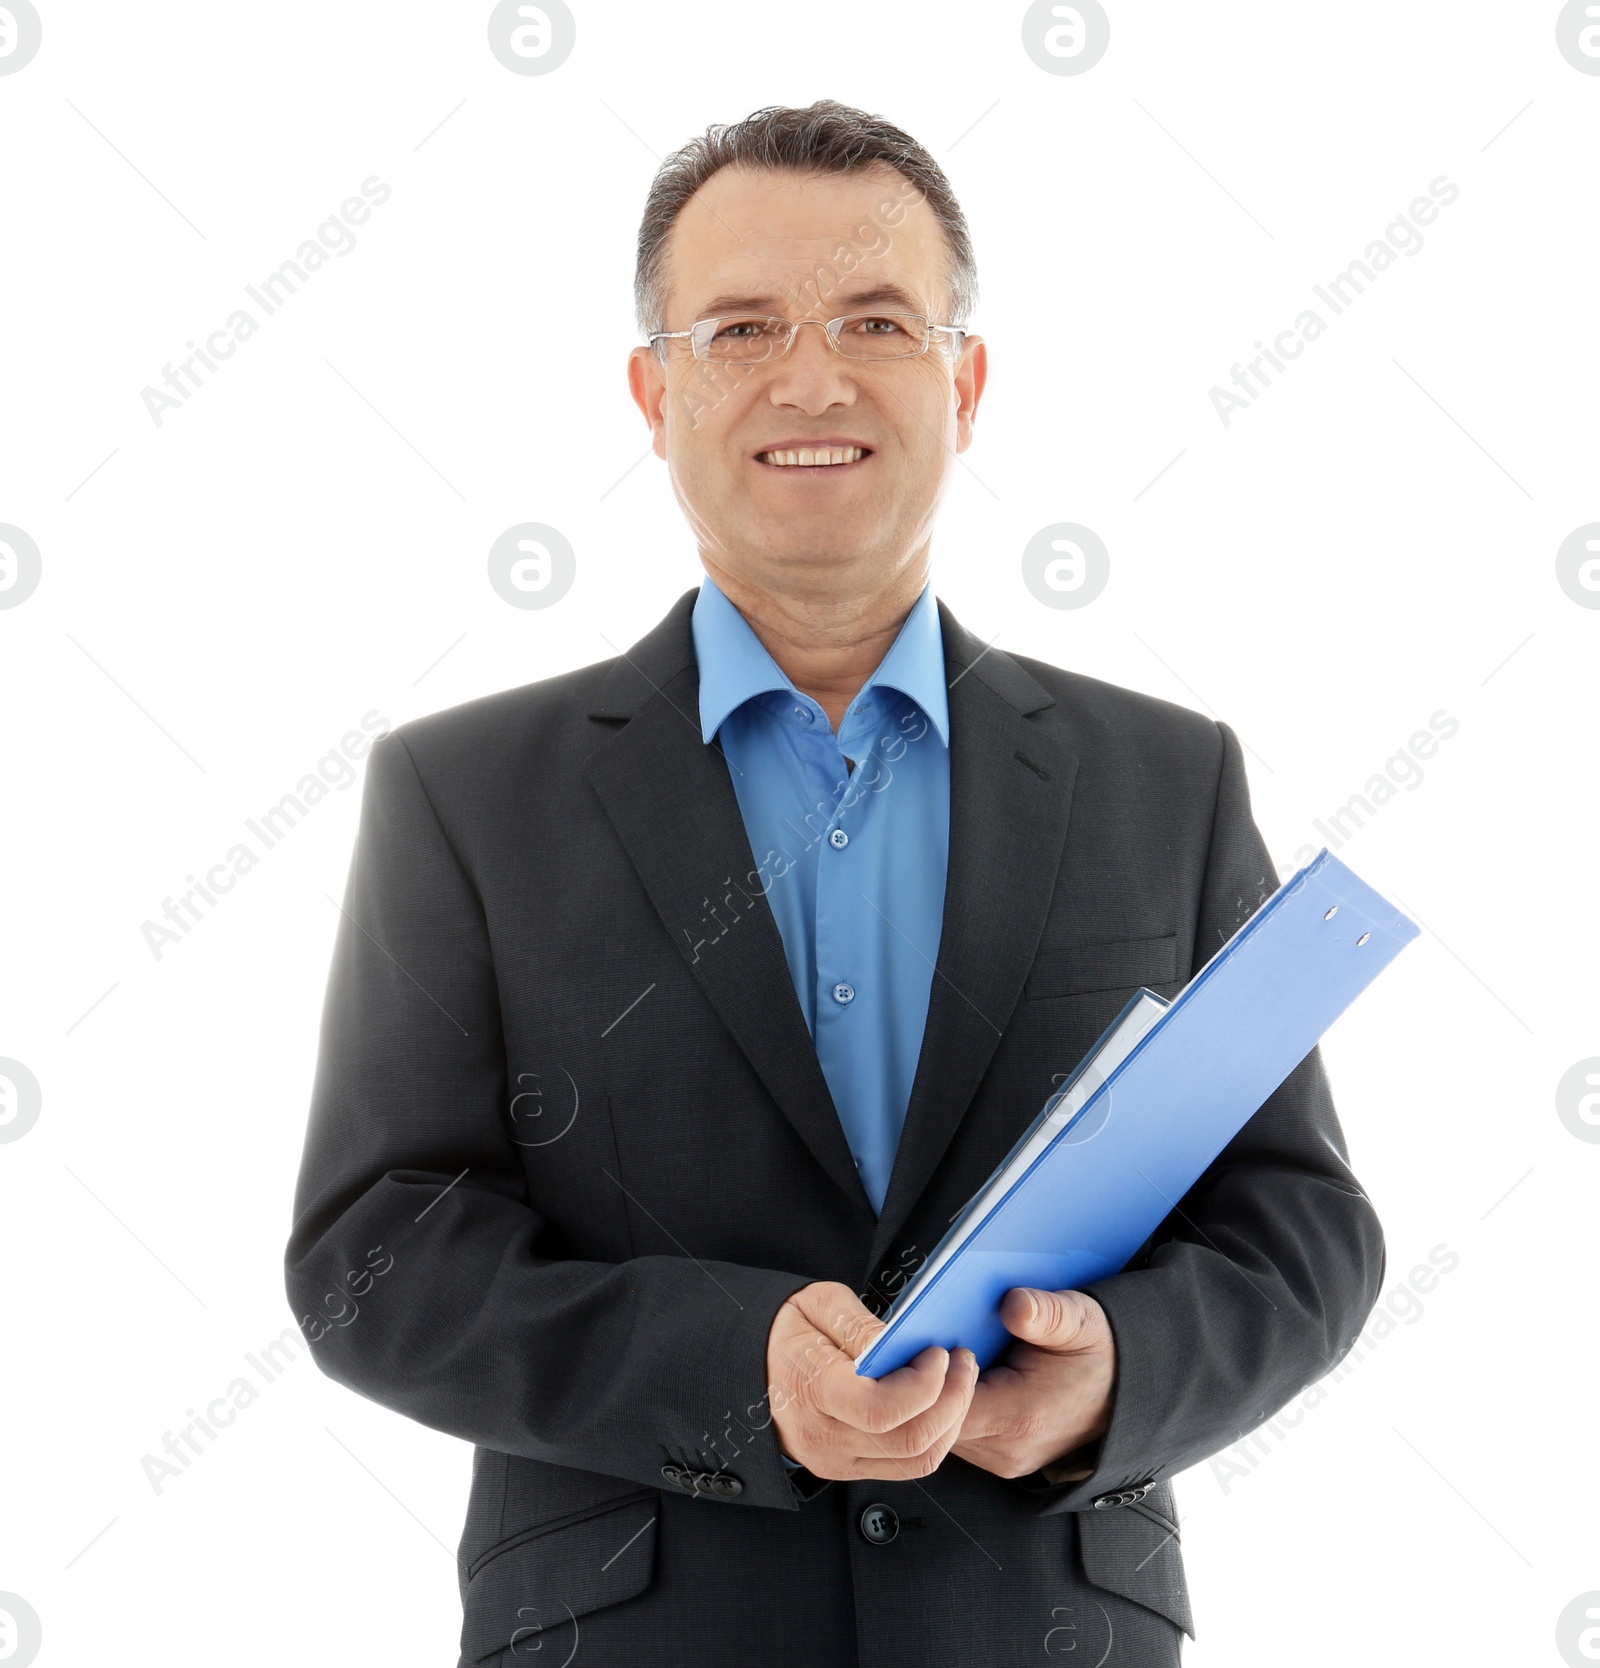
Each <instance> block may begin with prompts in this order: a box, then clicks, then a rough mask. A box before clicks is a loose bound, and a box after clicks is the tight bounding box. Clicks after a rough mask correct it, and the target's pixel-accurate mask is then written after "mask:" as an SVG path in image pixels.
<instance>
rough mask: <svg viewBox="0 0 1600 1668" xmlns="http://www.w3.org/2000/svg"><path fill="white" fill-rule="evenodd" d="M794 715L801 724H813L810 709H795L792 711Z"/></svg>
mask: <svg viewBox="0 0 1600 1668" xmlns="http://www.w3.org/2000/svg"><path fill="white" fill-rule="evenodd" d="M794 715H795V717H796V718H798V719H799V720H800V722H801V723H802V724H810V723H811V722H813V717H814V715H813V713H812V711H811V708H810V707H796V708H795V709H794Z"/></svg>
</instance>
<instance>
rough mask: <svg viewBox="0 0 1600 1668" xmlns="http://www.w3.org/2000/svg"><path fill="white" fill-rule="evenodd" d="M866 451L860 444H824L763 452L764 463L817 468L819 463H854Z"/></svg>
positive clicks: (781, 466) (788, 466) (762, 459)
mask: <svg viewBox="0 0 1600 1668" xmlns="http://www.w3.org/2000/svg"><path fill="white" fill-rule="evenodd" d="M866 455H867V454H866V451H865V449H864V448H863V447H860V446H831V447H830V446H823V447H818V448H816V449H812V448H810V447H802V448H801V449H800V450H799V451H797V452H762V453H761V454H760V458H761V461H762V462H763V463H775V464H777V465H778V466H779V467H780V468H792V467H794V466H796V465H798V466H800V467H801V468H813V469H814V468H816V467H817V466H818V465H819V464H835V463H854V462H855V461H856V459H857V458H864V457H865V456H866Z"/></svg>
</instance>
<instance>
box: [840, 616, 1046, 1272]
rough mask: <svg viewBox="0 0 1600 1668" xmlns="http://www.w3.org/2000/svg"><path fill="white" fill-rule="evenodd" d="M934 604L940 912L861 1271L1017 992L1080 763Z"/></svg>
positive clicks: (1005, 667)
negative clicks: (901, 1117) (938, 646)
mask: <svg viewBox="0 0 1600 1668" xmlns="http://www.w3.org/2000/svg"><path fill="white" fill-rule="evenodd" d="M939 614H940V620H941V622H942V625H943V628H944V649H945V676H946V679H947V680H948V682H949V685H950V859H949V866H948V869H947V873H946V881H945V905H944V917H943V926H942V929H941V936H940V940H939V957H938V962H937V966H936V969H935V972H934V979H933V989H932V993H931V995H930V998H929V1004H928V1020H927V1025H926V1027H925V1029H924V1032H923V1039H922V1052H921V1054H920V1055H919V1057H918V1061H917V1071H916V1077H915V1079H914V1081H913V1084H912V1089H911V1100H910V1103H909V1105H908V1107H907V1109H906V1120H905V1126H904V1128H903V1130H902V1132H901V1136H900V1145H899V1148H898V1150H897V1152H896V1154H895V1162H894V1169H893V1171H892V1173H891V1175H890V1178H889V1189H888V1192H887V1194H886V1195H885V1198H884V1202H883V1211H882V1213H881V1215H880V1217H879V1221H878V1227H877V1231H876V1234H875V1235H874V1239H873V1246H872V1255H871V1256H870V1257H869V1259H868V1261H867V1278H868V1279H870V1278H871V1274H872V1270H873V1269H875V1268H876V1267H877V1266H878V1263H879V1261H880V1259H881V1258H883V1256H884V1255H885V1254H886V1252H887V1251H888V1249H889V1245H890V1243H891V1241H892V1240H893V1238H894V1236H895V1235H896V1234H897V1233H898V1232H899V1231H900V1227H901V1225H902V1224H903V1223H904V1221H905V1219H906V1217H907V1215H908V1214H909V1212H910V1211H911V1209H912V1207H913V1206H914V1205H915V1204H916V1201H917V1199H918V1198H919V1197H920V1196H921V1194H922V1192H923V1189H924V1188H926V1186H927V1185H928V1182H929V1180H930V1179H931V1178H932V1176H933V1173H934V1170H935V1169H936V1168H937V1166H938V1163H939V1160H940V1158H941V1157H942V1156H943V1155H944V1151H945V1148H946V1147H947V1146H948V1145H949V1143H950V1138H951V1136H952V1135H953V1134H954V1133H955V1130H956V1126H957V1125H958V1124H959V1123H960V1121H961V1118H962V1115H963V1114H964V1113H965V1111H966V1109H967V1107H968V1105H969V1104H970V1102H971V1100H972V1097H973V1095H974V1094H975V1093H976V1091H977V1088H978V1085H979V1083H980V1081H981V1080H982V1078H983V1074H984V1072H985V1071H986V1070H987V1069H988V1065H989V1062H990V1060H991V1059H992V1058H993V1056H994V1052H995V1049H996V1047H997V1046H998V1045H999V1042H1000V1035H1001V1031H1002V1029H1003V1028H1004V1026H1005V1024H1006V1021H1007V1020H1008V1019H1009V1018H1010V1015H1011V1011H1012V1009H1013V1008H1014V1007H1015V1006H1016V1002H1017V998H1018V997H1019V995H1020V994H1021V991H1022V986H1023V982H1024V980H1025V979H1026V978H1027V974H1028V969H1029V967H1030V966H1031V965H1032V962H1033V958H1034V954H1035V951H1036V949H1037V947H1038V943H1039V937H1040V934H1041V932H1042V931H1043V928H1044V921H1045V916H1046V914H1047V912H1048V910H1049V907H1050V898H1051V894H1052V892H1053V890H1054V888H1055V881H1056V874H1057V872H1058V870H1059V868H1060V864H1061V854H1062V849H1063V845H1064V842H1065V839H1066V832H1067V819H1068V816H1069V814H1070V810H1071V805H1072V788H1073V782H1074V779H1075V777H1076V775H1077V768H1078V760H1077V757H1076V755H1075V754H1073V753H1071V752H1070V751H1068V750H1067V748H1066V747H1065V745H1064V744H1063V743H1061V742H1059V741H1057V740H1054V739H1053V738H1052V737H1051V735H1050V733H1049V732H1048V731H1046V730H1045V729H1044V728H1043V727H1042V726H1039V725H1036V724H1029V723H1028V722H1027V721H1026V715H1027V714H1028V713H1030V712H1035V711H1038V710H1039V709H1041V708H1043V707H1047V706H1050V705H1052V704H1053V702H1052V697H1051V696H1050V695H1049V694H1048V693H1047V692H1046V691H1045V690H1044V688H1043V687H1042V686H1041V685H1040V684H1039V683H1038V682H1036V681H1035V680H1034V679H1033V678H1031V677H1030V676H1029V675H1028V674H1027V672H1025V671H1024V670H1023V668H1022V667H1020V666H1019V665H1017V663H1016V662H1015V661H1013V660H1012V659H1010V657H1009V656H1006V655H1003V654H999V653H997V652H996V651H994V650H992V649H991V650H985V649H984V646H983V645H982V644H981V643H980V642H979V641H978V640H977V639H976V638H974V637H973V636H972V634H971V633H970V632H968V631H967V630H966V629H965V628H964V627H963V626H961V625H960V624H958V623H957V621H956V620H955V619H954V617H953V616H952V615H951V614H950V612H949V610H948V609H947V608H946V607H945V606H944V604H943V603H940V605H939ZM1022 1110H1024V1111H1027V1112H1029V1113H1030V1114H1031V1112H1032V1111H1033V1110H1036V1109H1035V1108H1024V1109H1022ZM920 1249H921V1250H922V1251H923V1252H924V1253H927V1252H929V1251H931V1250H932V1249H933V1247H932V1246H931V1245H926V1246H922V1247H920Z"/></svg>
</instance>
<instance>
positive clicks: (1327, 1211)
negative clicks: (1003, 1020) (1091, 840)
mask: <svg viewBox="0 0 1600 1668" xmlns="http://www.w3.org/2000/svg"><path fill="white" fill-rule="evenodd" d="M1218 728H1219V729H1220V731H1221V733H1222V764H1221V769H1220V772H1219V776H1218V782H1217V793H1216V804H1215V810H1214V813H1213V819H1212V828H1211V844H1210V849H1209V852H1208V855H1207V859H1206V870H1205V877H1204V883H1203V886H1202V890H1201V899H1200V910H1199V918H1198V922H1197V925H1196V936H1195V944H1194V960H1193V964H1192V965H1193V968H1194V970H1195V971H1198V970H1199V969H1200V968H1201V967H1202V966H1203V965H1204V964H1205V962H1206V961H1208V960H1209V959H1210V957H1211V956H1212V955H1213V954H1214V953H1215V952H1216V950H1218V949H1219V948H1220V947H1221V946H1222V944H1223V943H1224V942H1225V941H1226V940H1227V939H1229V938H1231V937H1232V936H1233V934H1234V933H1235V932H1236V931H1238V929H1239V928H1240V927H1241V926H1243V925H1244V923H1245V921H1246V920H1247V919H1248V918H1249V917H1250V915H1251V914H1253V913H1254V911H1255V910H1256V909H1257V908H1258V907H1259V906H1260V905H1261V904H1262V903H1264V902H1265V901H1266V899H1267V898H1268V897H1270V896H1271V895H1272V893H1273V892H1274V891H1275V890H1276V889H1277V879H1276V876H1275V874H1274V871H1273V868H1272V862H1271V859H1270V857H1269V856H1268V854H1267V847H1266V843H1265V841H1263V839H1262V838H1261V835H1260V833H1259V832H1258V830H1257V829H1256V826H1255V823H1254V821H1253V820H1252V818H1251V815H1250V798H1249V789H1248V786H1247V784H1246V780H1245V772H1244V760H1243V757H1242V755H1241V752H1240V748H1239V742H1238V738H1237V737H1236V736H1235V735H1234V733H1233V731H1232V730H1231V729H1229V728H1228V726H1227V725H1225V724H1219V725H1218ZM1384 1267H1385V1249H1384V1242H1383V1230H1382V1228H1381V1226H1380V1225H1379V1222H1378V1217H1377V1213H1376V1212H1375V1211H1374V1209H1373V1207H1372V1203H1371V1201H1370V1200H1369V1199H1368V1198H1367V1196H1366V1194H1365V1193H1364V1192H1363V1191H1362V1189H1361V1186H1360V1184H1359V1183H1358V1182H1357V1180H1356V1178H1355V1176H1354V1174H1353V1173H1352V1171H1351V1169H1350V1164H1349V1155H1348V1153H1347V1151H1346V1148H1345V1141H1344V1135H1343V1132H1342V1131H1341V1130H1340V1127H1339V1120H1338V1117H1337V1115H1336V1114H1335V1112H1334V1107H1333V1099H1332V1096H1331V1094H1330V1093H1329V1089H1328V1079H1327V1075H1326V1073H1325V1072H1324V1070H1323V1066H1322V1060H1321V1056H1320V1052H1319V1051H1317V1050H1313V1051H1312V1053H1311V1054H1309V1055H1308V1056H1307V1057H1306V1058H1305V1059H1304V1060H1303V1061H1302V1062H1301V1063H1300V1064H1299V1065H1298V1066H1297V1067H1296V1068H1295V1069H1294V1071H1293V1072H1291V1073H1290V1074H1289V1076H1288V1078H1287V1079H1286V1080H1285V1081H1284V1082H1283V1084H1282V1085H1281V1086H1280V1087H1279V1088H1278V1089H1277V1090H1275V1091H1274V1093H1273V1094H1272V1095H1271V1097H1270V1098H1269V1099H1268V1100H1267V1101H1266V1103H1265V1104H1264V1105H1263V1106H1262V1107H1261V1109H1260V1111H1258V1112H1257V1113H1256V1114H1255V1115H1254V1116H1253V1117H1252V1118H1251V1119H1250V1121H1249V1122H1248V1123H1247V1124H1246V1125H1245V1126H1244V1128H1243V1129H1242V1130H1241V1131H1240V1132H1239V1134H1238V1135H1237V1136H1235V1137H1234V1139H1233V1140H1232V1141H1231V1142H1229V1144H1228V1145H1227V1146H1226V1147H1225V1148H1223V1150H1222V1152H1221V1153H1219V1154H1218V1155H1217V1158H1216V1159H1215V1160H1214V1161H1213V1163H1212V1164H1211V1166H1210V1167H1209V1168H1208V1169H1207V1170H1206V1171H1205V1173H1204V1174H1203V1175H1202V1176H1201V1177H1200V1178H1199V1180H1198V1181H1196V1183H1195V1184H1194V1186H1193V1187H1192V1188H1191V1189H1190V1190H1189V1192H1188V1193H1186V1194H1185V1195H1184V1197H1183V1198H1182V1200H1180V1201H1179V1204H1178V1206H1177V1208H1176V1209H1175V1210H1173V1211H1172V1212H1171V1213H1170V1214H1169V1215H1168V1217H1167V1219H1166V1221H1165V1222H1163V1223H1162V1224H1161V1226H1160V1227H1159V1228H1158V1229H1157V1230H1156V1232H1155V1233H1154V1234H1153V1235H1152V1236H1151V1238H1150V1240H1149V1241H1148V1242H1147V1244H1146V1245H1145V1246H1144V1247H1142V1248H1141V1251H1140V1253H1139V1255H1138V1256H1136V1257H1135V1259H1134V1261H1133V1263H1132V1264H1131V1265H1130V1267H1129V1268H1127V1269H1125V1270H1124V1271H1123V1272H1122V1273H1120V1274H1116V1275H1112V1276H1110V1277H1108V1278H1106V1279H1104V1280H1097V1281H1093V1282H1091V1283H1089V1284H1088V1285H1086V1286H1085V1287H1084V1288H1083V1289H1084V1290H1085V1291H1087V1292H1088V1293H1089V1295H1090V1296H1092V1297H1093V1298H1095V1299H1096V1301H1097V1302H1099V1304H1100V1305H1101V1307H1102V1308H1103V1309H1104V1310H1105V1312H1106V1316H1107V1318H1108V1320H1109V1321H1110V1324H1111V1331H1112V1336H1113V1339H1114V1341H1115V1344H1116V1351H1117V1376H1116V1384H1115V1388H1114V1391H1113V1403H1112V1413H1111V1423H1110V1425H1109V1427H1108V1428H1107V1430H1106V1432H1105V1434H1104V1436H1102V1437H1101V1438H1100V1440H1099V1442H1098V1444H1094V1445H1091V1446H1090V1447H1089V1448H1087V1449H1084V1450H1079V1451H1078V1455H1077V1459H1078V1462H1079V1463H1078V1465H1077V1466H1076V1467H1075V1468H1076V1469H1081V1468H1082V1465H1084V1464H1092V1465H1093V1467H1094V1470H1093V1472H1092V1474H1091V1475H1090V1476H1089V1477H1087V1478H1086V1479H1084V1480H1082V1481H1080V1482H1076V1483H1071V1484H1066V1485H1061V1484H1052V1483H1050V1482H1048V1481H1047V1480H1046V1479H1045V1477H1044V1476H1043V1475H1042V1474H1041V1473H1038V1472H1035V1473H1034V1474H1033V1475H1032V1476H1031V1477H1029V1478H1025V1479H1019V1486H1020V1487H1021V1488H1022V1490H1023V1491H1024V1492H1025V1493H1026V1494H1030V1495H1033V1496H1035V1497H1036V1498H1037V1499H1038V1501H1039V1509H1040V1511H1041V1512H1042V1513H1043V1512H1061V1511H1080V1510H1082V1509H1084V1508H1085V1507H1088V1506H1092V1505H1093V1503H1094V1500H1095V1499H1096V1497H1097V1496H1100V1495H1103V1494H1106V1493H1110V1492H1114V1491H1116V1490H1118V1489H1123V1488H1131V1487H1137V1486H1138V1485H1139V1484H1141V1483H1144V1482H1147V1481H1150V1480H1154V1479H1159V1478H1161V1477H1165V1476H1170V1475H1171V1474H1172V1473H1174V1472H1178V1471H1182V1470H1185V1469H1186V1468H1187V1467H1189V1466H1191V1465H1195V1464H1198V1463H1199V1462H1200V1461H1201V1460H1203V1459H1205V1458H1207V1457H1208V1456H1209V1455H1211V1454H1214V1453H1216V1452H1217V1451H1218V1450H1219V1449H1222V1448H1224V1447H1226V1446H1228V1444H1230V1443H1231V1442H1234V1441H1236V1440H1237V1439H1238V1438H1239V1437H1241V1436H1243V1435H1244V1434H1245V1433H1247V1432H1248V1431H1251V1430H1253V1429H1255V1427H1256V1426H1257V1425H1260V1424H1263V1423H1264V1422H1265V1421H1266V1420H1267V1419H1269V1418H1271V1417H1272V1415H1273V1414H1275V1413H1276V1412H1277V1411H1278V1409H1279V1408H1281V1407H1282V1406H1283V1405H1284V1404H1285V1403H1286V1402H1288V1401H1289V1400H1291V1399H1292V1398H1293V1397H1294V1396H1295V1395H1297V1394H1298V1393H1299V1392H1300V1391H1301V1390H1303V1389H1304V1388H1305V1387H1306V1386H1307V1385H1308V1384H1310V1383H1312V1382H1314V1381H1315V1380H1316V1379H1319V1378H1321V1377H1322V1376H1323V1374H1325V1373H1327V1372H1328V1371H1330V1370H1331V1369H1332V1368H1333V1367H1334V1366H1335V1365H1336V1363H1337V1362H1338V1360H1339V1358H1340V1357H1341V1356H1342V1355H1343V1354H1344V1353H1345V1351H1346V1350H1347V1349H1348V1348H1349V1346H1350V1345H1351V1343H1353V1342H1354V1340H1355V1338H1356V1336H1357V1335H1358V1334H1359V1332H1360V1330H1361V1328H1362V1326H1363V1325H1364V1324H1365V1322H1366V1318H1367V1316H1368V1315H1369V1314H1370V1313H1371V1311H1372V1308H1373V1305H1374V1304H1375V1303H1376V1302H1377V1298H1378V1293H1379V1290H1380V1288H1381V1286H1382V1283H1383V1275H1384Z"/></svg>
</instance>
